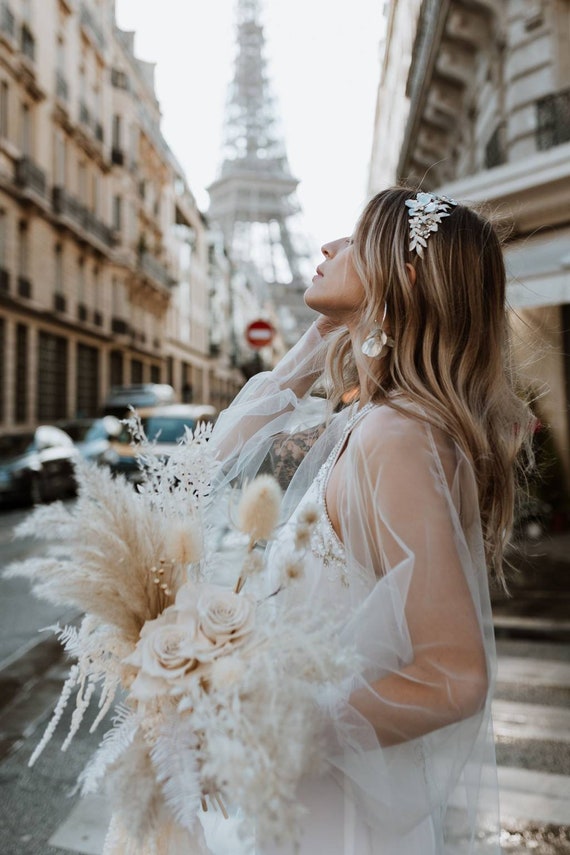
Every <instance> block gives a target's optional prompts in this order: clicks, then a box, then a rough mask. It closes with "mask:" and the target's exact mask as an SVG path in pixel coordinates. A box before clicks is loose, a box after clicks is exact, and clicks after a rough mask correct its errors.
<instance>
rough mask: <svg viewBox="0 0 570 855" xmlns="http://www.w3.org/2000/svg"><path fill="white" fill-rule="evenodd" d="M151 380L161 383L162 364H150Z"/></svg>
mask: <svg viewBox="0 0 570 855" xmlns="http://www.w3.org/2000/svg"><path fill="white" fill-rule="evenodd" d="M150 382H151V383H160V365H151V366H150Z"/></svg>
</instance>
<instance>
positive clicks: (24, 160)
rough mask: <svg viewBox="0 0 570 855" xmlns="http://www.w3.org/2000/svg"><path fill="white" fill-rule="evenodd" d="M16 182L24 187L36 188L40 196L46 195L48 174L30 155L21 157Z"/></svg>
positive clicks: (17, 165) (17, 166)
mask: <svg viewBox="0 0 570 855" xmlns="http://www.w3.org/2000/svg"><path fill="white" fill-rule="evenodd" d="M16 183H17V184H18V185H19V186H20V187H22V188H23V189H30V190H34V191H35V192H36V193H38V194H39V195H40V196H45V195H46V189H47V180H46V174H45V172H44V171H43V169H40V167H39V166H38V165H37V164H36V163H34V161H33V160H32V159H31V158H30V157H21V158H20V160H19V161H18V162H17V164H16Z"/></svg>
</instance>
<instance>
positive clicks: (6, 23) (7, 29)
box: [0, 3, 16, 39]
mask: <svg viewBox="0 0 570 855" xmlns="http://www.w3.org/2000/svg"><path fill="white" fill-rule="evenodd" d="M0 30H2V32H3V33H6V35H7V36H10V38H12V39H13V38H15V36H16V19H15V17H14V13H13V12H12V10H11V9H10V7H9V5H8V4H7V3H2V5H1V6H0Z"/></svg>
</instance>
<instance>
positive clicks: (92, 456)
mask: <svg viewBox="0 0 570 855" xmlns="http://www.w3.org/2000/svg"><path fill="white" fill-rule="evenodd" d="M57 427H59V428H61V430H63V431H65V432H66V433H67V434H68V435H69V436H70V437H71V439H72V440H73V442H74V443H75V446H76V448H77V450H78V451H79V453H80V455H81V456H82V457H83V459H84V460H90V461H92V462H93V463H104V455H105V452H106V451H108V449H109V447H110V444H111V440H113V439H116V438H117V437H118V436H119V434H120V433H121V431H122V428H123V426H122V425H121V422H120V421H119V420H118V419H117V418H115V416H103V418H102V419H71V420H69V421H61V422H58V423H57Z"/></svg>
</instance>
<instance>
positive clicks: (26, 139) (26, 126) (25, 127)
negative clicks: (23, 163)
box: [20, 104, 32, 157]
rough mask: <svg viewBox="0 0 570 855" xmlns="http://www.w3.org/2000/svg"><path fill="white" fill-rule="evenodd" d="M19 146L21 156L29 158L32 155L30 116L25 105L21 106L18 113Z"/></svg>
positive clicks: (28, 109)
mask: <svg viewBox="0 0 570 855" xmlns="http://www.w3.org/2000/svg"><path fill="white" fill-rule="evenodd" d="M20 123H21V127H20V145H21V148H22V154H23V155H24V156H25V157H30V156H31V154H32V114H31V112H30V108H29V107H28V105H27V104H22V108H21V111H20Z"/></svg>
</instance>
